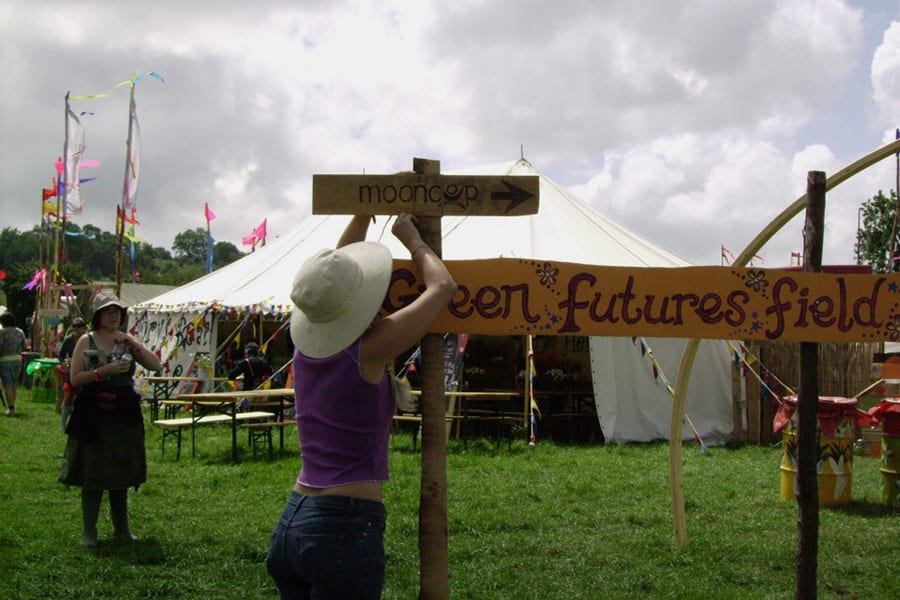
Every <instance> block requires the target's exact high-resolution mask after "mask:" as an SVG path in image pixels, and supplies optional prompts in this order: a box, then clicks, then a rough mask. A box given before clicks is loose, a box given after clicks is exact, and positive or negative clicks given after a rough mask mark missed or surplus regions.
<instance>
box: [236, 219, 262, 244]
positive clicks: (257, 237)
mask: <svg viewBox="0 0 900 600" xmlns="http://www.w3.org/2000/svg"><path fill="white" fill-rule="evenodd" d="M267 220H268V219H263V222H262V223H260V224H259V226H258V227H257V228H256V229H254V230H253V233H251V234H250V235H248V236H246V237H244V238H241V243H242V244H243V245H245V246H256V243H257V242H262V243H263V245H265V244H266V221H267Z"/></svg>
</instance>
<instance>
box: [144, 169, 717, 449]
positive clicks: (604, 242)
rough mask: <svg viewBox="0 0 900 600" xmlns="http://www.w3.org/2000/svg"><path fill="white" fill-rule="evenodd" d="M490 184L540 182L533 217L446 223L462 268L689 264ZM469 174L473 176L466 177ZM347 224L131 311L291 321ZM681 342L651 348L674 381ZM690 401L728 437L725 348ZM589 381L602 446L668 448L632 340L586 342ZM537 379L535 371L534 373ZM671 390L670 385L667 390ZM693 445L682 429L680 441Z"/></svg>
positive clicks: (289, 238) (697, 375)
mask: <svg viewBox="0 0 900 600" xmlns="http://www.w3.org/2000/svg"><path fill="white" fill-rule="evenodd" d="M491 172H492V173H493V174H508V175H539V176H540V193H541V197H540V210H539V212H538V214H536V215H532V216H528V217H521V216H519V217H508V218H507V217H445V218H444V219H443V220H442V225H441V227H442V233H443V256H444V258H445V259H453V260H465V259H475V258H489V257H510V258H535V259H542V260H548V261H567V262H576V263H584V264H597V265H609V266H634V267H647V266H653V267H679V266H688V264H689V263H688V262H687V261H685V260H684V259H682V258H680V257H678V256H677V255H675V254H673V253H671V252H669V251H667V250H665V249H663V248H661V247H659V246H657V245H655V244H653V243H652V242H650V241H649V240H647V239H645V238H643V237H642V236H640V235H638V234H637V233H635V232H633V231H630V230H629V229H627V228H625V227H623V226H621V225H620V224H618V223H616V222H615V221H613V220H611V219H609V218H608V217H606V216H604V215H602V214H600V213H599V212H597V211H596V210H594V209H593V208H592V207H591V206H590V205H588V204H587V203H585V202H584V201H583V200H581V199H580V198H578V197H576V196H575V195H574V194H572V193H571V192H569V191H567V190H566V189H564V188H562V187H561V186H559V185H558V184H556V183H555V182H553V181H552V180H550V179H548V178H546V177H544V176H542V175H541V174H540V173H539V172H538V171H537V170H536V169H535V168H534V167H533V166H532V165H531V164H530V163H529V162H528V161H526V160H524V159H523V160H519V161H516V162H515V163H513V164H512V165H511V166H508V167H504V168H498V169H492V170H491ZM466 173H469V174H490V173H484V172H483V171H482V172H481V173H475V172H472V171H466ZM348 219H349V217H347V216H334V215H312V216H309V217H307V218H305V219H304V220H303V221H301V222H300V224H299V225H297V227H296V228H295V229H293V230H292V231H290V232H288V233H286V234H284V235H282V236H280V237H279V238H277V239H275V240H273V241H271V242H269V243H267V245H266V246H264V247H262V248H259V249H257V251H256V252H254V253H252V254H250V255H249V256H247V257H245V258H242V259H241V260H239V261H237V262H235V263H232V264H230V265H228V266H226V267H223V268H221V269H219V270H217V271H215V272H213V273H211V274H209V275H206V276H205V277H202V278H200V279H198V280H196V281H194V282H191V283H189V284H187V285H185V286H182V287H180V288H177V289H175V290H172V291H170V292H168V293H166V294H162V295H160V296H158V297H156V298H153V299H151V300H150V301H147V302H144V303H141V304H139V305H138V306H137V307H135V308H136V312H137V313H138V316H140V315H141V314H144V315H147V316H148V317H149V316H150V315H156V318H162V316H163V315H165V314H185V313H192V314H196V315H199V314H204V313H208V312H210V311H212V312H219V313H221V312H231V313H234V312H237V313H239V314H247V313H249V312H258V313H262V314H266V315H272V316H276V317H282V318H288V316H289V313H290V309H291V302H290V290H291V283H292V279H293V275H294V273H295V271H296V269H297V267H298V266H299V265H300V264H301V263H302V261H303V260H304V259H306V258H307V257H308V256H310V255H311V254H313V253H314V252H315V251H317V250H319V249H321V248H324V247H333V246H334V244H335V242H336V241H337V239H338V237H339V236H340V233H341V231H342V230H343V228H344V226H345V225H346V223H347V221H348ZM389 225H390V220H389V219H386V218H379V219H378V221H377V223H376V224H375V225H374V226H371V227H370V231H369V236H368V239H370V240H380V241H382V242H383V243H385V244H386V245H387V246H388V247H389V248H391V251H392V252H393V255H394V256H395V257H397V258H408V253H407V252H406V251H405V249H404V248H402V247H401V245H400V244H399V243H398V242H397V241H396V240H395V239H394V238H393V236H391V235H390V231H389ZM683 343H684V341H683V340H653V341H652V347H653V351H654V353H655V356H656V358H657V360H658V361H659V362H660V364H665V365H666V373H667V374H668V376H669V377H670V378H673V379H674V377H675V375H676V374H677V365H678V363H679V361H680V358H681V347H682V346H683ZM701 347H702V348H703V350H702V352H704V353H705V354H704V356H705V358H706V359H705V360H697V361H696V365H697V366H696V367H695V372H694V373H693V375H692V379H691V385H690V389H689V393H688V398H687V412H688V414H689V415H690V416H691V418H692V419H693V422H694V423H695V425H696V426H697V428H698V429H699V430H700V433H701V435H703V436H704V437H706V438H709V441H714V440H716V439H722V438H724V437H726V436H727V435H728V434H729V433H730V431H731V427H732V425H731V424H732V416H731V383H730V375H729V371H728V369H729V362H730V357H729V352H728V349H727V346H726V345H725V343H724V342H720V341H705V342H704V343H703V344H701ZM591 353H592V357H593V356H596V357H597V358H596V359H594V358H592V378H593V381H594V386H595V399H596V404H597V412H598V415H599V418H600V426H601V428H602V430H603V434H604V437H605V439H606V440H607V441H613V442H624V441H645V440H651V439H657V438H663V439H665V438H668V422H669V417H670V414H671V401H670V399H669V396H668V392H667V390H666V388H665V386H664V385H662V383H661V382H660V381H659V379H658V378H656V377H654V376H653V374H652V371H651V369H650V367H649V366H648V363H647V361H646V359H645V357H643V356H641V354H640V351H639V349H637V350H636V349H635V344H634V343H633V342H632V340H631V339H630V338H594V339H592V340H591ZM537 368H538V369H540V365H537ZM671 383H672V384H673V385H674V383H675V382H674V380H673V381H671ZM690 437H691V435H690V431H689V430H688V429H687V428H685V439H689V438H690Z"/></svg>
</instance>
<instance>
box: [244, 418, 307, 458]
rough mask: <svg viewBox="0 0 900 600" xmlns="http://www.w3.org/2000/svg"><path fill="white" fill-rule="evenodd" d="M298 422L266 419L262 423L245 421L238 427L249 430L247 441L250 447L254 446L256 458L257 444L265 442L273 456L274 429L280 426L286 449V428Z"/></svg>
mask: <svg viewBox="0 0 900 600" xmlns="http://www.w3.org/2000/svg"><path fill="white" fill-rule="evenodd" d="M296 424H297V422H296V421H295V420H293V419H289V420H287V421H264V422H261V423H243V424H241V425H239V426H238V429H246V430H247V438H248V440H247V441H248V443H249V444H250V447H251V448H253V458H256V447H257V444H259V445H262V444H265V445H266V447H267V448H268V449H269V458H272V430H273V429H275V428H278V433H279V434H280V436H281V449H282V450H284V429H285V428H286V427H292V426H295V425H296Z"/></svg>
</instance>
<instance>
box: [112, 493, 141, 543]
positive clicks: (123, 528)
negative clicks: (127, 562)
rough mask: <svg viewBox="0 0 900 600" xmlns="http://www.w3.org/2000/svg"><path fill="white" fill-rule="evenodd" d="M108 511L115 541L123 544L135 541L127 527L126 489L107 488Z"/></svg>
mask: <svg viewBox="0 0 900 600" xmlns="http://www.w3.org/2000/svg"><path fill="white" fill-rule="evenodd" d="M109 511H110V513H111V514H112V522H113V529H114V530H115V538H116V541H117V542H119V543H123V544H130V543H132V542H135V541H137V538H136V537H135V536H134V535H132V533H131V530H130V529H129V528H128V490H109Z"/></svg>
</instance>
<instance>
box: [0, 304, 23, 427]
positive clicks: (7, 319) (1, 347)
mask: <svg viewBox="0 0 900 600" xmlns="http://www.w3.org/2000/svg"><path fill="white" fill-rule="evenodd" d="M0 324H2V325H3V327H2V328H0V384H2V385H3V393H4V394H5V395H6V405H7V406H8V407H9V408H8V409H7V410H6V416H7V417H14V416H16V384H17V383H18V381H19V376H21V374H22V353H23V352H25V350H26V344H25V332H23V331H22V330H21V329H19V328H18V327H16V317H15V315H13V314H12V313H11V312H5V313H3V314H2V315H0Z"/></svg>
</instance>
